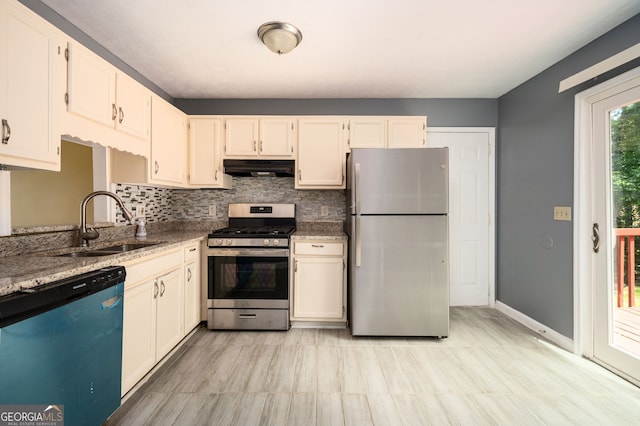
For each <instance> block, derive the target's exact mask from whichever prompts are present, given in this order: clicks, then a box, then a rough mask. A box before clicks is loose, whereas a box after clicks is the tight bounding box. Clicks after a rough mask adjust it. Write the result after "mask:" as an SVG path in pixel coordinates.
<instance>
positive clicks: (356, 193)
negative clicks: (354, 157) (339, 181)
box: [353, 163, 360, 214]
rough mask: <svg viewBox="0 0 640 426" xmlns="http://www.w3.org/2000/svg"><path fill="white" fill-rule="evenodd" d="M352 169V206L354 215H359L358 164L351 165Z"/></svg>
mask: <svg viewBox="0 0 640 426" xmlns="http://www.w3.org/2000/svg"><path fill="white" fill-rule="evenodd" d="M353 168H354V173H353V174H354V177H353V197H354V203H353V204H354V205H355V207H356V211H355V213H356V214H360V163H355V164H354V165H353Z"/></svg>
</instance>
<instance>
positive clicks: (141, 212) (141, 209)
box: [135, 203, 147, 218]
mask: <svg viewBox="0 0 640 426" xmlns="http://www.w3.org/2000/svg"><path fill="white" fill-rule="evenodd" d="M146 214H147V209H146V208H145V205H144V203H139V204H138V205H136V213H135V217H136V218H138V217H145V215H146Z"/></svg>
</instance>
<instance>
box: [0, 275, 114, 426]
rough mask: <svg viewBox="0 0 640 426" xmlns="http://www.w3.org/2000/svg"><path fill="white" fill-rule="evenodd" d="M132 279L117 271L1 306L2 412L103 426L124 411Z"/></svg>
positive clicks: (12, 298) (22, 295)
mask: <svg viewBox="0 0 640 426" xmlns="http://www.w3.org/2000/svg"><path fill="white" fill-rule="evenodd" d="M125 275H126V273H125V269H124V267H122V266H112V267H107V268H103V269H99V270H96V271H93V272H89V273H85V274H82V275H77V276H74V277H71V278H67V279H64V280H60V281H56V282H53V283H49V284H45V285H42V286H40V287H35V288H33V289H27V290H25V291H22V292H18V293H15V294H12V295H9V296H4V297H1V298H0V377H1V378H2V385H1V386H0V411H1V412H6V411H11V410H13V411H12V412H11V413H10V415H13V416H15V415H18V416H26V415H31V416H32V417H31V418H44V420H45V421H49V422H51V423H50V424H56V423H55V422H56V421H57V424H63V423H62V422H61V421H63V422H64V424H66V425H100V424H102V423H103V422H104V421H105V420H106V419H107V417H109V416H110V415H111V414H112V413H113V412H114V411H115V410H116V409H117V408H118V407H119V406H120V387H121V375H122V315H123V304H124V279H125ZM16 413H17V414H16ZM1 414H3V415H7V414H5V413H1ZM14 418H15V417H14ZM24 419H27V417H25V418H24ZM18 424H21V423H18Z"/></svg>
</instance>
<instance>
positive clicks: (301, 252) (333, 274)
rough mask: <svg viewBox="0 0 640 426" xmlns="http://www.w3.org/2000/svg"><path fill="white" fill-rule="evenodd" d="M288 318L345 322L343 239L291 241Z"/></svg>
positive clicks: (344, 244) (344, 247)
mask: <svg viewBox="0 0 640 426" xmlns="http://www.w3.org/2000/svg"><path fill="white" fill-rule="evenodd" d="M292 283H293V285H292V295H293V302H292V307H293V309H292V314H291V320H292V322H293V323H294V326H295V322H296V321H314V322H316V321H321V322H346V318H347V316H346V315H347V312H346V242H345V241H335V240H326V241H325V240H308V241H307V240H302V241H297V240H294V242H293V280H292Z"/></svg>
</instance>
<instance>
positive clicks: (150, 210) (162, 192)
mask: <svg viewBox="0 0 640 426" xmlns="http://www.w3.org/2000/svg"><path fill="white" fill-rule="evenodd" d="M113 191H114V192H115V193H116V194H117V195H119V196H120V198H122V201H123V202H124V205H125V206H126V207H127V208H129V209H130V210H131V211H132V212H133V213H134V214H135V213H136V209H137V206H138V205H139V204H140V203H144V208H145V210H146V212H145V217H146V220H147V221H148V222H166V221H170V220H173V217H172V215H171V204H172V198H173V197H172V193H173V190H171V189H168V188H155V187H148V186H140V185H129V184H120V183H118V184H114V185H113ZM116 222H117V223H126V221H125V219H124V217H123V216H122V214H120V212H119V211H118V214H117V215H116Z"/></svg>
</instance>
